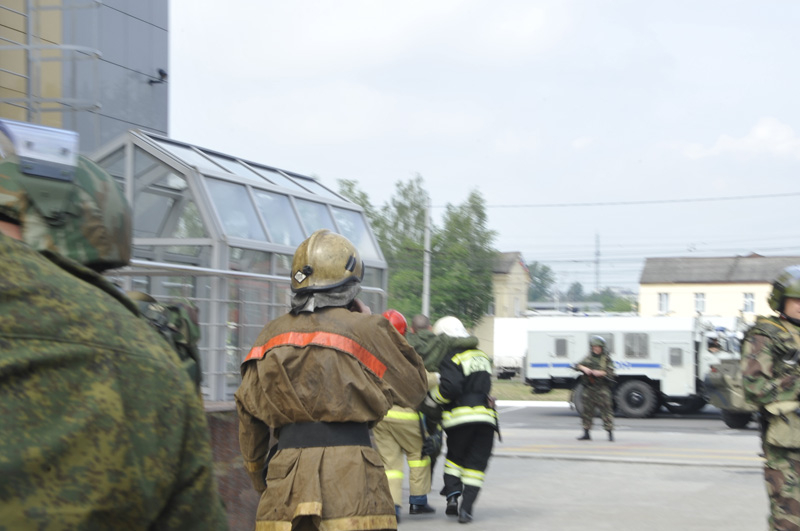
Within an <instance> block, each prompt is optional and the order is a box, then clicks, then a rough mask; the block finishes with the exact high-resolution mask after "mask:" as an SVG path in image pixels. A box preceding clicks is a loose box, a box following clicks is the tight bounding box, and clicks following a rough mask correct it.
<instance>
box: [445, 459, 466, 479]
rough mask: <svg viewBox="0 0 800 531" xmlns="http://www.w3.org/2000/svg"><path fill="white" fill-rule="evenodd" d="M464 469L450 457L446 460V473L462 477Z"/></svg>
mask: <svg viewBox="0 0 800 531" xmlns="http://www.w3.org/2000/svg"><path fill="white" fill-rule="evenodd" d="M463 470H464V469H463V468H462V467H460V466H458V465H457V464H455V463H454V462H452V461H450V460H449V459H445V461H444V473H445V474H447V475H450V476H455V477H457V478H460V477H461V474H462V472H463Z"/></svg>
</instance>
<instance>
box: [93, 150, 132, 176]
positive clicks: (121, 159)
mask: <svg viewBox="0 0 800 531" xmlns="http://www.w3.org/2000/svg"><path fill="white" fill-rule="evenodd" d="M97 164H98V165H99V166H100V167H101V168H103V169H104V170H106V171H107V172H108V173H110V174H111V175H113V176H114V177H124V176H125V148H124V147H121V148H119V149H118V150H116V151H115V152H113V153H112V154H111V155H109V156H107V157H105V158H103V159H101V160H99V161H97Z"/></svg>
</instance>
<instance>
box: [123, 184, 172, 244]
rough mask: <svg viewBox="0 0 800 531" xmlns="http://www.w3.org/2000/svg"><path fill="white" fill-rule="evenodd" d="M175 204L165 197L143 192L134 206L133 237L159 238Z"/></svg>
mask: <svg viewBox="0 0 800 531" xmlns="http://www.w3.org/2000/svg"><path fill="white" fill-rule="evenodd" d="M174 203H175V201H174V200H173V199H170V198H169V197H166V196H163V195H155V194H151V193H148V192H142V193H140V194H139V195H138V196H136V202H135V203H134V205H133V237H134V238H158V237H160V236H161V229H162V228H163V227H164V220H165V219H166V218H167V214H169V211H170V210H171V209H172V205H173V204H174Z"/></svg>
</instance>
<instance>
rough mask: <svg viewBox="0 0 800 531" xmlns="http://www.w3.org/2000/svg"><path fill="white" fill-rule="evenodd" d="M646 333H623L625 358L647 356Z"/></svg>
mask: <svg viewBox="0 0 800 531" xmlns="http://www.w3.org/2000/svg"><path fill="white" fill-rule="evenodd" d="M647 344H648V342H647V334H644V333H639V332H637V333H631V334H625V357H626V358H647V357H648V356H649V352H648V351H647Z"/></svg>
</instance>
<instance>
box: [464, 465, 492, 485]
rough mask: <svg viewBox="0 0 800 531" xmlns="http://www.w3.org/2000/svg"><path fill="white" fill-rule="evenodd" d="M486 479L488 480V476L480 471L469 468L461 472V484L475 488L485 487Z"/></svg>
mask: <svg viewBox="0 0 800 531" xmlns="http://www.w3.org/2000/svg"><path fill="white" fill-rule="evenodd" d="M484 479H486V474H485V473H483V472H481V471H480V470H472V469H469V468H464V469H462V470H461V482H462V483H463V484H464V485H472V486H473V487H479V488H480V486H481V485H483V480H484Z"/></svg>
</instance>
